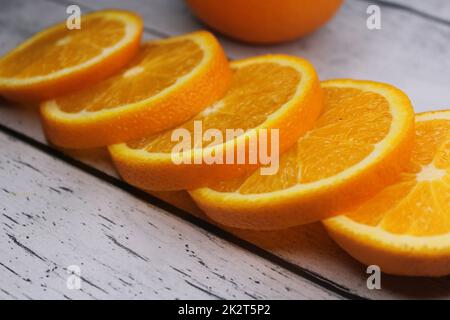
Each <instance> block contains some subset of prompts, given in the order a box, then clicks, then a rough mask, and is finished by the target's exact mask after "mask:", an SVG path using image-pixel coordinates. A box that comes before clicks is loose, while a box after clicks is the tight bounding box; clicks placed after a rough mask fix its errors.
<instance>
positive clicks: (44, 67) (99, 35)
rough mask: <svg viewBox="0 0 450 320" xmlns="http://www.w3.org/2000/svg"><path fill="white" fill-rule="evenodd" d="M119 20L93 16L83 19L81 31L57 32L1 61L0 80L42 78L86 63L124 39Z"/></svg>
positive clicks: (61, 30) (64, 30) (58, 30)
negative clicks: (2, 78) (4, 78)
mask: <svg viewBox="0 0 450 320" xmlns="http://www.w3.org/2000/svg"><path fill="white" fill-rule="evenodd" d="M125 27H126V26H125V25H124V23H123V22H121V21H119V20H111V19H108V18H107V17H102V16H95V17H93V18H90V19H86V20H84V19H82V28H81V29H73V30H68V29H67V28H64V27H62V28H59V29H57V30H55V31H54V32H51V33H49V34H46V35H44V36H43V37H41V38H39V39H37V40H36V41H34V42H33V43H31V44H30V45H28V46H26V47H24V48H22V49H20V50H19V51H17V52H15V53H14V54H13V55H10V56H7V57H6V58H5V59H3V60H1V61H0V77H7V78H17V79H24V78H30V77H36V76H45V75H48V74H51V73H54V72H57V71H59V70H62V69H66V68H70V67H73V66H76V65H80V64H82V63H85V62H86V61H88V60H90V59H92V57H95V56H98V55H100V54H101V53H102V52H103V50H105V49H107V48H109V47H111V46H113V45H114V44H115V43H116V42H117V41H118V39H122V38H123V37H124V35H125Z"/></svg>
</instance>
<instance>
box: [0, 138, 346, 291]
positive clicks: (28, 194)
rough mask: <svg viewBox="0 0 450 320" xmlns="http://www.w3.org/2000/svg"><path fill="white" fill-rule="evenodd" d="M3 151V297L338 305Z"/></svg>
mask: <svg viewBox="0 0 450 320" xmlns="http://www.w3.org/2000/svg"><path fill="white" fill-rule="evenodd" d="M0 149H1V150H2V152H0V204H1V205H0V225H1V229H2V232H1V233H0V288H1V289H2V290H0V298H8V297H9V298H12V297H15V298H57V299H62V298H71V299H73V298H89V299H90V298H94V299H105V298H108V299H110V298H170V299H174V298H185V299H186V298H191V299H193V298H194V299H195V298H203V299H217V298H227V299H254V298H258V299H259V298H266V299H267V298H288V299H312V298H314V299H336V298H337V297H336V295H334V294H332V293H330V292H327V291H326V290H324V289H323V288H319V287H317V286H316V285H314V284H312V283H310V282H309V281H307V280H305V279H303V278H301V277H298V276H297V275H295V274H293V273H291V272H288V271H286V270H283V269H282V268H280V267H279V266H277V265H274V264H273V263H270V262H269V261H266V260H265V259H263V258H261V257H258V256H256V255H253V254H252V253H250V252H248V251H246V250H244V249H241V248H239V247H237V246H234V245H231V244H230V243H228V242H227V241H225V240H222V239H220V238H218V237H216V236H214V235H211V234H209V233H208V232H207V231H205V230H203V229H200V228H198V227H195V226H193V225H191V224H189V223H186V222H185V221H183V220H180V219H179V218H177V217H175V216H173V215H170V214H167V213H166V212H165V211H163V210H161V209H159V208H157V207H154V206H151V205H148V204H146V203H145V202H143V201H140V200H137V199H136V198H134V197H133V196H132V195H130V194H128V193H126V192H124V191H122V190H120V189H117V188H115V187H114V186H112V185H110V184H108V183H105V182H104V181H101V180H99V179H97V178H96V177H94V176H91V175H89V174H87V173H84V172H82V171H80V170H77V169H76V168H73V167H70V166H68V165H67V164H65V163H63V162H61V161H58V160H57V159H54V158H52V157H51V156H49V155H47V154H45V153H43V152H40V151H38V150H36V149H34V148H33V147H30V146H28V145H26V144H24V143H23V142H20V141H18V140H16V139H14V138H11V137H8V136H7V135H5V134H0ZM237 262H238V263H237ZM73 265H76V266H79V267H80V268H81V277H82V281H81V285H82V288H81V290H70V289H68V287H67V285H66V284H67V279H68V277H69V274H68V273H67V268H69V266H73ZM5 292H8V294H7V293H5Z"/></svg>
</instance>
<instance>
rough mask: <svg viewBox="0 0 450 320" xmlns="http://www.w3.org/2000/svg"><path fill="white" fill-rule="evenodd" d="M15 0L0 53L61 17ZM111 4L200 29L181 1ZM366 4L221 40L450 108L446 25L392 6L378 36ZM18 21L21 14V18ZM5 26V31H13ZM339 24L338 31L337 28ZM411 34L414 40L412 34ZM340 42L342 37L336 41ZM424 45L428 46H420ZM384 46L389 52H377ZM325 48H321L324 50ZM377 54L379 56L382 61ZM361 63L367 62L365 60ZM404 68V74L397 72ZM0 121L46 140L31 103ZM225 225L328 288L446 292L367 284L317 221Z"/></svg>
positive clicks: (99, 154)
mask: <svg viewBox="0 0 450 320" xmlns="http://www.w3.org/2000/svg"><path fill="white" fill-rule="evenodd" d="M76 2H77V1H75V3H76ZM14 3H15V6H16V7H17V8H21V12H22V14H21V15H19V17H18V18H12V16H14V14H15V9H11V11H9V12H8V11H6V12H5V11H4V13H3V12H2V13H1V14H0V25H2V26H4V27H5V28H6V29H5V32H2V33H1V34H0V43H1V44H2V47H1V48H0V50H2V51H5V50H6V49H8V48H10V47H12V46H13V45H15V44H16V43H18V42H19V41H20V40H22V39H24V38H25V37H26V36H27V35H29V34H30V33H32V32H31V31H30V30H38V29H40V28H42V27H44V26H45V25H48V24H49V23H51V22H56V21H57V20H61V17H62V16H63V15H64V14H65V12H64V9H63V8H64V6H62V5H61V3H60V2H58V3H55V2H53V0H52V1H47V2H45V1H44V2H40V3H39V5H38V6H37V3H36V2H32V1H25V0H19V1H14ZM114 3H115V4H116V5H117V6H119V5H120V6H121V7H128V8H129V9H133V10H137V11H139V12H141V14H142V15H143V17H144V18H145V20H146V27H147V32H146V37H147V38H150V37H155V36H160V35H161V34H159V33H158V32H162V31H161V30H164V31H163V32H162V33H170V34H176V33H183V32H187V31H189V30H194V29H198V28H199V27H200V25H199V24H198V23H197V22H196V20H195V19H194V18H193V17H192V16H191V15H190V13H189V12H188V10H187V8H186V7H185V6H184V5H183V3H182V2H181V1H171V0H170V1H167V0H164V1H163V0H160V1H145V2H143V1H127V3H126V4H125V3H124V2H119V1H109V2H108V4H107V5H106V6H108V7H111V6H114ZM82 4H83V5H89V6H91V7H94V6H98V5H99V4H98V2H93V1H82ZM365 7H367V4H366V3H364V2H361V1H348V2H347V4H346V5H345V6H344V8H343V10H342V11H341V13H340V15H338V16H337V17H336V18H335V19H334V20H333V21H332V23H331V24H330V25H329V26H327V27H326V28H324V29H323V30H322V31H319V32H318V33H316V34H315V35H313V36H311V37H308V38H306V39H303V40H300V41H297V42H294V43H290V44H287V45H283V46H279V47H272V48H267V47H256V48H255V47H250V46H245V45H242V44H238V43H235V42H232V41H230V40H226V39H222V42H223V43H224V46H225V48H226V50H227V53H229V55H230V56H231V57H233V58H238V57H244V56H249V55H253V54H260V53H266V52H285V53H291V54H297V55H304V56H307V57H309V58H311V59H312V60H313V61H314V62H315V63H316V66H317V68H318V69H319V72H320V73H321V75H322V78H325V77H327V75H328V77H334V76H336V75H335V73H342V74H347V75H350V76H355V74H356V75H357V74H358V73H360V74H365V75H366V76H364V78H371V77H372V76H373V75H374V74H377V73H378V74H379V76H380V78H382V79H378V80H383V81H387V82H391V81H392V79H394V78H395V79H397V80H398V81H400V82H402V83H409V81H413V83H410V85H411V86H412V88H413V89H414V90H411V91H412V92H409V91H408V93H410V94H411V93H412V95H413V100H415V102H416V106H417V103H418V102H417V101H420V100H423V101H427V103H426V104H425V103H423V106H422V107H421V108H422V110H424V109H427V108H429V107H431V106H432V104H431V103H432V100H433V99H435V100H436V101H440V102H441V106H443V104H444V103H445V102H446V103H447V106H448V101H450V99H449V97H450V92H448V90H443V88H444V87H446V88H448V84H449V83H450V82H449V79H450V78H449V74H450V73H449V72H443V71H445V70H447V71H449V70H450V68H449V65H448V58H446V56H445V54H444V53H445V52H447V56H448V52H449V50H450V49H449V44H448V41H444V38H445V37H446V36H447V38H448V32H449V30H448V28H447V29H445V28H443V26H442V25H436V24H435V23H434V22H432V21H428V20H426V19H423V18H421V17H418V16H415V15H411V14H408V13H405V12H402V11H400V10H390V11H388V12H387V13H386V14H384V16H385V17H386V16H387V17H390V18H389V19H390V20H389V19H388V18H386V19H387V20H388V22H389V21H390V22H389V23H391V24H392V26H393V27H392V29H390V32H387V31H383V32H384V36H383V35H378V36H376V35H375V36H373V35H372V34H371V33H369V31H368V30H367V29H365V27H357V26H359V23H364V24H363V26H365V17H366V16H365ZM11 8H12V6H11ZM37 8H39V11H41V10H42V11H43V13H42V16H44V17H45V18H46V19H47V20H43V19H40V17H41V16H36V15H32V16H30V15H28V16H27V15H26V14H24V13H23V12H27V10H28V12H30V11H33V10H34V11H36V10H37ZM22 15H23V16H22ZM25 17H26V18H25ZM20 19H24V21H21V20H20ZM402 19H403V20H402ZM395 21H397V22H395ZM401 21H403V22H404V23H405V24H408V25H409V26H410V28H411V30H409V31H408V32H407V33H404V32H400V33H398V34H393V33H394V31H395V30H396V29H397V27H398V26H397V24H398V23H400V22H401ZM405 21H406V22H405ZM396 23H397V24H396ZM355 26H356V27H355ZM419 27H420V28H422V27H423V28H425V30H428V31H432V36H431V38H430V37H421V38H420V39H419V40H417V39H416V38H417V36H418V35H420V34H422V33H420V32H417V31H418V28H419ZM405 28H406V27H405ZM9 29H11V32H10V31H9ZM362 29H365V30H362ZM406 29H408V28H406ZM155 30H156V31H155ZM337 30H341V31H339V32H338V31H337ZM375 32H376V31H375ZM425 34H426V33H425ZM413 35H414V36H415V37H416V38H414V39H413ZM366 37H369V38H370V39H369V40H371V41H372V42H371V41H368V40H367V39H366ZM371 37H375V38H371ZM339 40H340V41H344V42H343V43H341V42H340V41H339ZM412 40H415V41H412ZM408 41H410V42H408ZM405 44H408V45H409V47H408V48H407V50H403V48H402V45H405ZM424 44H425V47H427V48H423V46H424ZM352 45H353V46H354V48H353V47H352ZM367 46H369V48H367ZM383 47H384V48H387V49H388V50H387V51H386V50H382V48H383ZM370 48H372V49H374V50H378V53H379V55H378V56H377V55H376V54H375V53H373V52H371V50H370ZM325 49H326V51H323V50H325ZM391 51H393V52H394V53H395V54H394V56H391V55H389V54H387V52H391ZM431 53H433V54H432V55H431V56H432V57H433V59H429V60H426V59H424V58H423V57H427V56H429V55H430V54H431ZM380 56H381V57H384V58H383V59H381V58H380ZM365 61H366V62H368V63H367V64H366V63H364V62H365ZM417 64H419V66H417ZM381 67H382V68H381ZM377 68H378V70H377ZM380 68H381V69H380ZM405 70H406V71H407V72H406V73H403V74H402V72H405ZM437 70H440V73H439V74H436V76H433V71H437ZM381 71H383V72H381ZM415 73H417V74H420V73H422V74H424V75H425V76H426V77H425V78H424V79H420V77H419V80H418V79H408V77H410V76H411V74H415ZM413 78H414V77H413ZM435 93H437V94H438V97H436V96H435V95H434V94H435ZM428 103H429V104H428ZM426 105H428V107H426ZM0 123H1V124H2V125H4V126H7V127H9V128H13V129H14V130H16V131H18V132H21V133H23V134H25V135H27V136H29V137H32V138H33V139H35V140H37V141H40V142H45V138H44V136H43V134H42V132H41V130H40V125H39V122H38V115H37V113H36V112H35V111H33V110H31V109H25V108H18V107H16V106H13V105H11V104H9V103H7V102H4V103H2V104H1V106H0ZM71 155H72V156H73V157H75V158H77V159H81V160H82V161H83V162H85V163H88V164H89V165H91V166H93V167H96V168H98V169H100V170H101V171H103V172H106V173H108V174H109V175H111V176H114V177H117V175H116V173H115V171H114V169H113V168H112V166H111V164H110V162H109V159H108V156H107V154H106V153H105V152H104V150H96V151H94V152H93V153H91V152H83V153H79V152H78V153H76V154H75V153H73V152H72V153H71ZM159 196H160V197H163V198H165V199H167V200H168V201H170V202H172V203H175V204H177V205H178V206H180V207H183V208H184V209H186V210H188V211H190V212H192V213H193V214H196V215H199V216H201V213H200V212H199V210H198V208H196V207H195V205H194V204H193V203H192V202H191V201H190V199H189V197H188V195H187V194H186V193H175V194H174V193H168V194H167V193H166V194H160V195H159ZM229 231H230V232H232V233H233V234H235V235H238V236H239V237H241V238H243V239H246V240H248V241H250V242H252V243H254V244H256V245H258V246H259V247H261V248H263V249H265V250H267V251H269V252H271V253H273V254H275V255H277V256H279V257H281V258H283V259H285V260H286V261H288V262H290V263H292V264H294V265H296V266H298V267H299V268H301V269H302V270H305V271H306V272H309V273H310V274H312V275H313V276H314V277H317V278H320V279H323V280H324V281H326V282H328V283H329V284H330V286H333V287H336V288H337V289H339V290H341V291H343V292H348V293H351V294H355V295H359V296H362V297H367V298H411V297H412V298H420V297H425V298H429V297H436V298H447V299H448V298H450V281H449V279H448V278H445V279H408V278H397V277H388V276H383V279H382V287H383V290H372V291H371V290H368V289H367V287H366V277H367V275H366V274H365V268H364V267H363V266H362V265H360V264H358V263H357V262H355V261H354V260H353V259H351V258H349V257H348V256H347V255H346V254H345V253H344V252H343V251H341V250H340V249H339V248H338V247H337V246H336V245H335V244H334V243H333V242H332V241H331V240H330V239H329V238H328V237H327V235H326V234H325V232H324V230H323V229H322V227H321V226H320V225H319V224H313V225H309V226H304V227H298V228H293V229H289V230H284V231H278V232H264V233H261V232H248V231H241V230H229ZM62 250H63V249H62Z"/></svg>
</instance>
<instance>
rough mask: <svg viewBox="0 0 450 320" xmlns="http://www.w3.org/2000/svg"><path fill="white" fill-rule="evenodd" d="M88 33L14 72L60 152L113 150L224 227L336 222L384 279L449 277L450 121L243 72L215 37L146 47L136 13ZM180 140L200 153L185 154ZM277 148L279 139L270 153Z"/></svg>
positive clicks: (108, 19)
mask: <svg viewBox="0 0 450 320" xmlns="http://www.w3.org/2000/svg"><path fill="white" fill-rule="evenodd" d="M81 23H82V28H81V29H80V30H68V29H66V27H65V24H59V25H56V26H53V27H51V28H49V29H47V30H45V31H43V32H40V33H38V34H36V35H35V36H34V37H32V38H31V39H29V40H27V41H26V42H24V43H23V44H21V45H20V46H18V47H17V48H16V49H14V50H12V51H11V52H10V53H8V54H6V55H5V56H4V57H2V58H1V59H0V94H1V95H3V96H4V97H6V98H8V99H11V100H14V101H19V102H36V101H37V102H40V111H41V116H42V123H43V128H44V131H45V133H46V136H47V137H48V139H49V141H50V142H51V143H53V144H54V145H56V146H59V147H62V148H69V149H70V148H74V149H82V148H91V147H104V146H108V149H109V152H110V154H111V157H112V160H113V162H114V163H115V165H116V168H117V170H118V172H119V173H120V175H121V176H122V177H123V179H125V180H126V181H127V182H129V183H130V184H133V185H135V186H137V187H139V188H142V189H144V190H147V191H165V190H188V191H189V194H190V195H191V196H192V198H193V199H194V201H195V202H196V203H197V205H198V206H199V207H200V208H201V209H202V210H203V211H204V212H205V213H206V215H208V216H209V217H210V218H211V219H212V220H214V221H215V222H217V223H218V224H221V225H224V226H229V227H235V228H244V229H254V230H273V229H281V228H288V227H292V226H297V225H300V224H306V223H311V222H316V221H320V220H323V223H324V225H325V227H326V228H327V230H328V231H329V233H330V235H331V237H332V238H333V239H335V240H336V242H337V243H338V244H339V245H340V246H341V247H342V248H343V249H344V250H346V251H347V252H348V253H349V254H350V255H352V256H353V257H355V258H356V259H358V260H359V261H361V262H363V263H365V264H376V265H379V266H380V268H381V270H382V271H384V272H386V273H391V274H397V275H413V276H443V275H448V274H450V111H438V112H433V113H425V114H418V115H416V116H414V111H413V108H412V106H411V103H410V101H409V99H408V97H407V96H406V95H405V94H404V93H403V92H402V91H400V90H399V89H397V88H395V87H393V86H391V85H389V84H384V83H378V82H372V81H362V80H350V79H337V80H329V81H325V82H322V83H320V82H319V80H318V77H317V74H316V72H315V70H314V67H313V65H312V64H311V63H309V62H308V61H306V60H304V59H302V58H298V57H293V56H287V55H264V56H259V57H253V58H248V59H245V60H240V61H233V62H231V63H229V62H228V61H227V58H226V56H225V54H224V51H223V49H222V47H221V46H220V44H219V42H218V41H217V40H216V38H215V37H214V36H213V35H212V34H211V33H209V32H206V31H198V32H193V33H190V34H186V35H181V36H177V37H173V38H168V39H163V40H153V41H148V42H145V43H142V44H141V43H140V38H141V34H142V28H143V24H142V20H141V18H140V17H139V16H138V15H136V14H134V13H131V12H126V11H121V10H105V11H98V12H95V13H91V14H88V15H86V16H83V17H82V20H81ZM199 125H200V126H201V128H200V129H201V132H203V133H204V134H205V135H204V139H202V137H201V138H200V139H197V138H195V135H196V130H197V129H198V126H199ZM228 130H234V131H233V132H234V133H233V134H232V135H228ZM180 132H181V133H183V134H184V135H187V136H189V137H194V139H193V140H189V142H188V143H187V144H185V145H184V147H183V148H181V149H180V148H178V142H179V141H178V140H177V139H176V138H175V139H174V137H178V138H179V137H180V135H179V134H180ZM267 132H276V135H274V136H271V138H270V139H268V141H266V142H267V143H268V144H269V147H268V146H267V145H266V146H265V147H263V144H262V142H263V141H264V139H266V138H267ZM219 138H220V139H219ZM252 146H257V147H256V149H252ZM263 151H265V152H266V153H267V155H270V156H271V157H272V158H271V159H272V160H274V161H275V163H276V170H275V171H273V172H272V173H271V174H264V173H263V172H264V171H263V169H264V166H265V165H267V163H266V162H264V161H263V157H262V152H263ZM229 154H232V157H231V158H229V157H228V155H229ZM239 154H241V155H243V156H242V158H240V160H242V161H241V162H239V161H237V159H238V155H239ZM205 155H207V156H209V157H210V158H208V159H209V161H208V160H205ZM211 158H213V159H214V161H211ZM175 159H178V160H181V161H178V160H177V161H176V160H175ZM230 159H231V161H228V160H230ZM250 159H253V160H254V161H253V162H252V161H250Z"/></svg>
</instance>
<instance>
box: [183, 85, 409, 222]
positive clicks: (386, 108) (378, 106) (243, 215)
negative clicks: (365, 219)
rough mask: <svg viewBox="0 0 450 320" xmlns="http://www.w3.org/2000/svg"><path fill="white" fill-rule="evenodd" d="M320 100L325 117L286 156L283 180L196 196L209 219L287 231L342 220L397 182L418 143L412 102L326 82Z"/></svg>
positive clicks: (380, 88)
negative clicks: (335, 218)
mask: <svg viewBox="0 0 450 320" xmlns="http://www.w3.org/2000/svg"><path fill="white" fill-rule="evenodd" d="M322 93H323V96H324V110H323V112H322V115H321V116H320V117H319V119H318V120H317V122H316V123H315V125H314V127H313V129H311V130H310V131H308V132H307V133H306V134H305V135H304V136H302V137H300V139H298V141H297V143H296V144H294V145H293V146H292V148H290V149H289V150H287V151H286V152H285V153H283V154H282V155H281V157H280V162H279V170H278V172H277V174H275V175H261V174H260V172H259V171H254V172H252V173H250V174H248V175H247V176H244V177H239V178H237V179H233V180H229V181H221V182H219V183H216V184H214V185H210V186H209V187H208V188H200V189H197V190H193V191H190V193H191V195H192V197H193V199H194V200H195V201H196V202H197V204H198V205H199V206H200V207H201V208H202V209H203V210H204V211H205V212H206V214H208V215H209V216H210V217H211V218H212V219H215V220H216V221H217V222H219V223H222V224H224V225H229V226H233V227H238V228H245V229H258V230H264V229H281V228H286V227H291V226H295V225H299V224H305V223H310V222H314V221H318V220H321V219H324V218H326V217H330V216H333V215H337V214H338V213H339V212H341V211H342V210H345V209H346V208H348V207H351V206H354V205H356V204H357V203H358V202H361V201H363V199H365V198H367V197H368V196H371V195H373V194H374V193H375V192H378V191H379V190H380V189H381V188H383V187H384V186H386V184H388V181H390V180H392V179H394V177H395V176H396V175H397V174H398V173H399V172H400V170H401V166H402V165H404V164H405V163H406V162H407V158H408V152H409V149H410V146H411V141H412V139H413V127H414V119H413V109H412V107H411V104H410V102H409V100H408V98H407V97H406V95H404V93H402V92H401V91H400V90H398V89H396V88H394V87H392V86H389V85H385V84H380V83H375V82H370V81H358V80H330V81H326V82H324V83H323V85H322Z"/></svg>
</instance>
